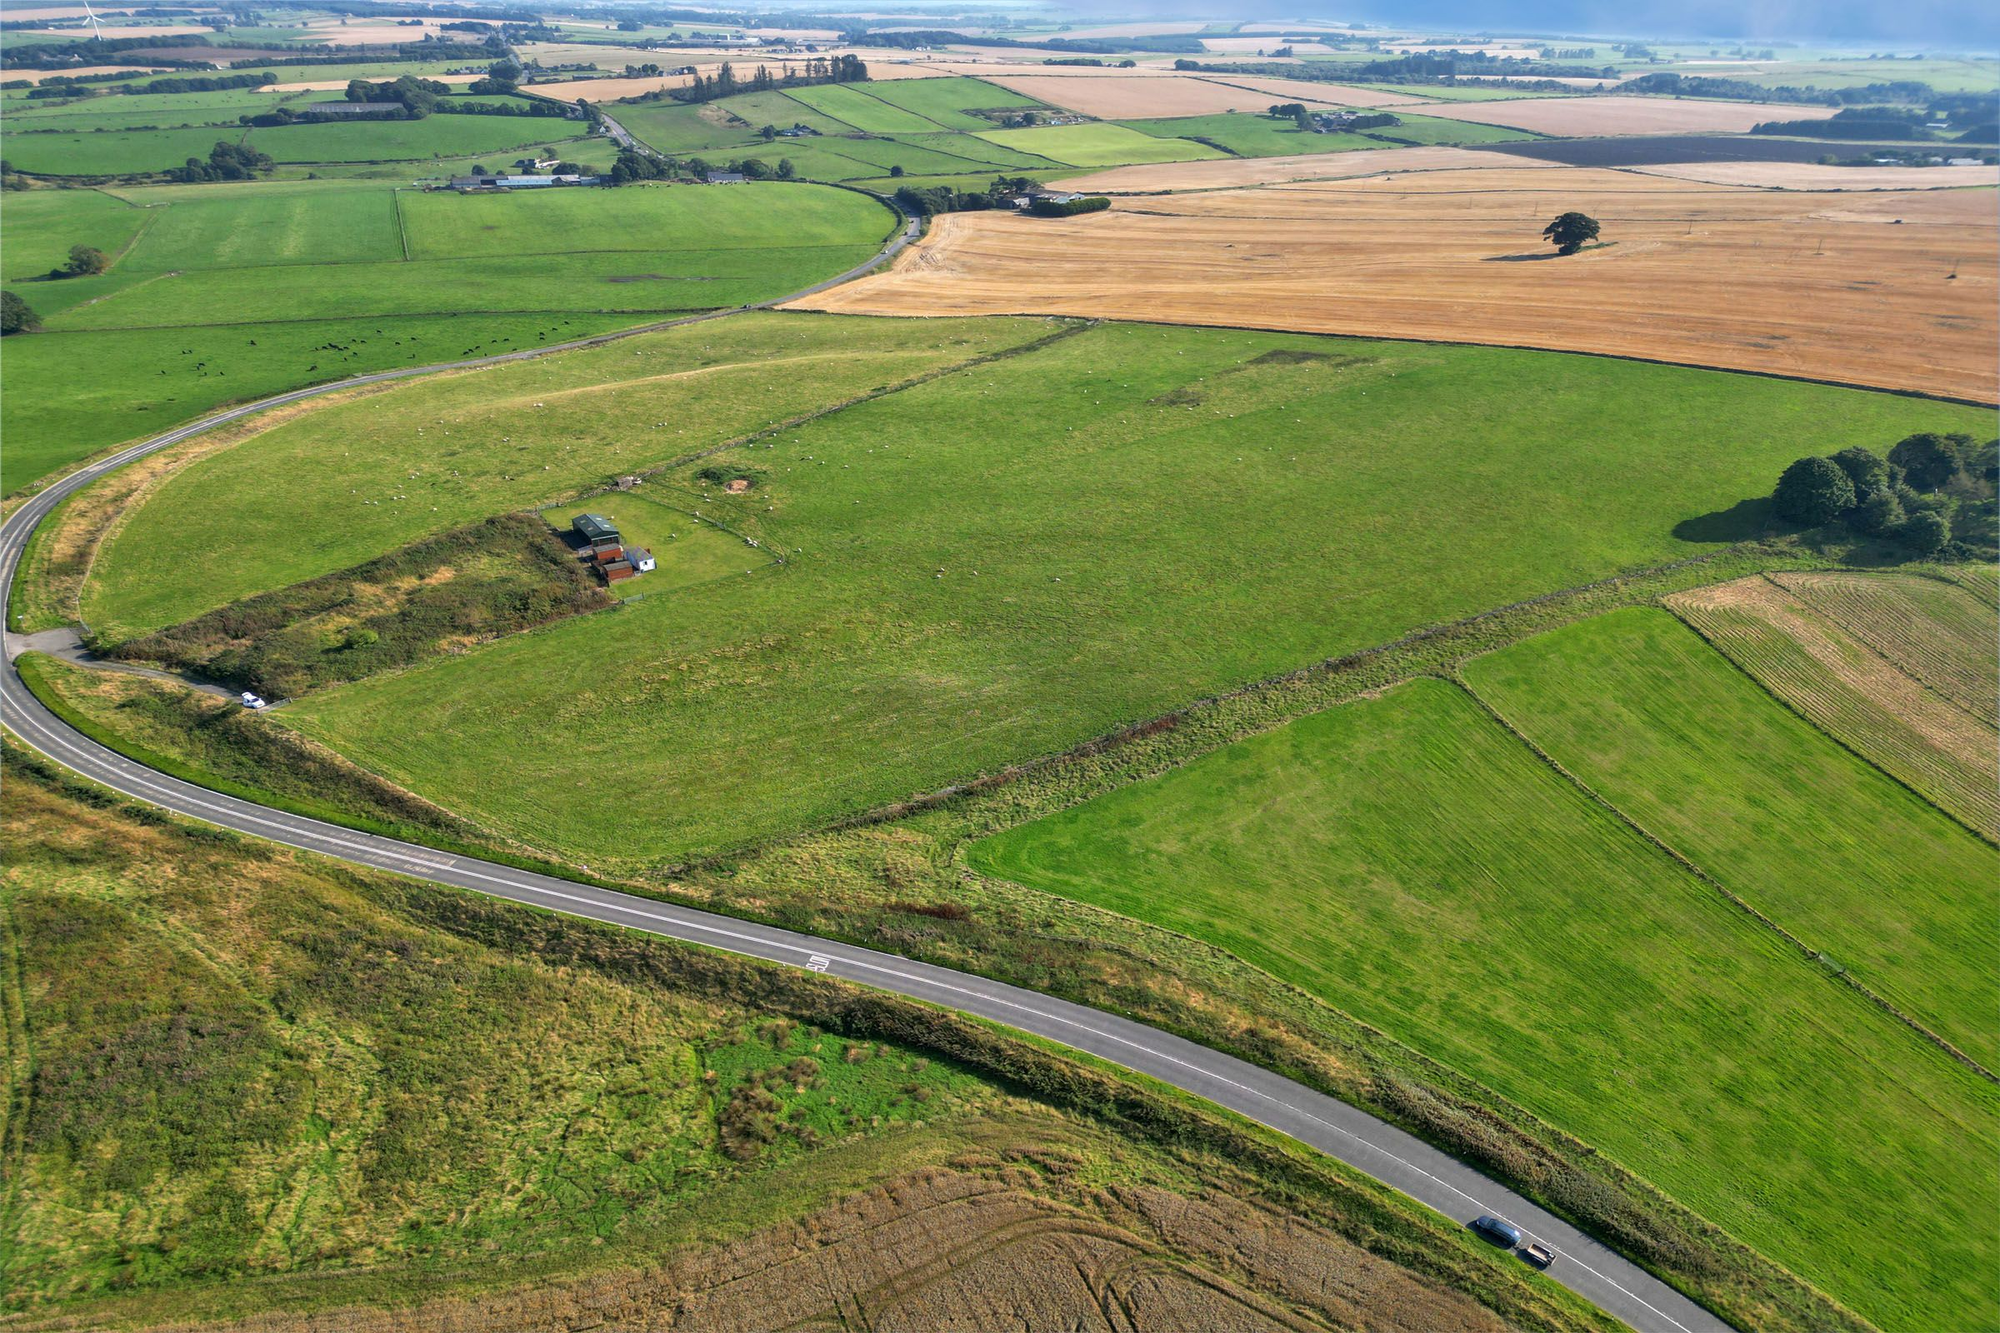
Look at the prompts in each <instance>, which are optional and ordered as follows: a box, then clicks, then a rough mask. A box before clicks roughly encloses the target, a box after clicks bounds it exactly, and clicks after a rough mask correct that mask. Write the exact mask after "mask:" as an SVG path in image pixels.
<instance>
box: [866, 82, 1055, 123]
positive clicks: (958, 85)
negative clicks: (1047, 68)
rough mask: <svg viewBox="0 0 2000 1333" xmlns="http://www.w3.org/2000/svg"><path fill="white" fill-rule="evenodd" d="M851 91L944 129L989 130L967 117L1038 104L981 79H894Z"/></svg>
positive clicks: (979, 118)
mask: <svg viewBox="0 0 2000 1333" xmlns="http://www.w3.org/2000/svg"><path fill="white" fill-rule="evenodd" d="M855 91H857V92H866V93H867V94H868V95H869V96H870V97H874V98H878V99H880V100H881V101H884V102H888V103H890V104H891V105H893V106H899V107H902V108H904V109H905V110H907V111H914V112H916V113H917V114H918V115H920V116H923V117H924V118H925V119H927V120H932V121H935V122H937V123H938V124H939V125H942V126H943V127H944V128H945V129H948V130H985V129H991V128H993V122H992V121H991V120H988V119H986V118H985V117H984V116H975V115H971V114H969V113H971V112H973V111H993V110H998V109H1000V108H1003V107H1004V108H1007V109H1010V110H1021V109H1025V108H1029V107H1034V106H1038V105H1040V104H1039V103H1038V102H1036V101H1035V100H1034V99H1033V98H1031V97H1023V96H1022V95H1021V94H1019V93H1017V92H1013V91H1011V90H1009V89H1006V88H1002V87H1001V86H1000V85H999V84H997V83H988V82H986V81H985V80H984V79H967V78H946V79H897V80H893V81H891V82H887V83H870V84H868V85H867V86H866V87H865V88H858V89H856V90H855Z"/></svg>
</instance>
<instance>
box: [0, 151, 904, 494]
mask: <svg viewBox="0 0 2000 1333" xmlns="http://www.w3.org/2000/svg"><path fill="white" fill-rule="evenodd" d="M425 123H427V122H425ZM521 123H523V124H526V123H529V122H521ZM858 170H861V171H864V172H874V171H878V170H880V169H879V168H876V167H863V168H858ZM893 221H894V219H893V218H892V216H891V215H890V213H889V212H888V210H886V209H884V208H883V207H882V206H881V205H880V204H877V203H874V202H872V201H871V200H869V199H867V198H865V197H864V196H862V195H859V194H856V193H853V192H851V191H845V190H829V189H824V188H818V187H813V186H808V185H785V184H777V183H771V184H758V185H752V186H744V187H740V188H734V189H730V190H714V189H700V188H694V187H685V188H682V187H672V188H668V187H646V188H638V189H626V190H618V191H611V190H564V191H558V190H550V191H543V192H539V193H533V194H521V195H495V196H473V197H467V196H459V195H452V194H442V193H440V194H424V193H418V192H410V191H397V190H395V189H393V188H391V187H389V186H387V185H383V184H378V183H374V182H366V181H344V180H343V181H291V182H285V181H272V182H259V183H256V184H245V185H196V186H160V187H145V188H132V189H124V190H120V191H117V192H116V193H115V194H113V193H107V192H103V191H93V190H66V191H49V192H47V193H43V192H34V193H31V194H26V195H16V196H13V197H10V199H9V202H8V206H7V211H6V217H5V221H4V223H0V235H3V236H4V240H5V242H6V245H5V251H6V278H7V280H8V281H9V282H10V283H11V284H13V290H15V291H16V292H18V293H20V294H21V295H22V296H23V298H24V299H26V300H27V301H28V303H29V304H30V305H31V306H33V307H34V308H35V309H36V311H37V313H39V314H40V315H41V317H42V320H43V323H44V327H45V331H44V332H42V333H39V334H36V335H34V336H32V337H24V338H13V339H10V340H9V342H8V346H7V353H8V355H7V362H8V365H7V370H6V372H5V377H6V385H7V386H8V387H9V389H10V391H9V392H8V393H6V395H5V405H4V414H5V415H4V427H5V429H6V431H7V434H8V439H9V445H8V457H7V464H6V479H5V484H6V486H7V488H8V489H9V490H13V489H18V488H19V487H20V486H22V485H24V484H26V483H28V482H30V481H32V480H34V479H35V478H37V477H39V476H41V475H43V474H45V473H46V472H47V471H49V470H50V469H52V468H54V467H58V466H60V465H61V464H63V463H65V462H67V461H70V460H72V459H75V458H79V457H82V456H83V455H85V454H88V453H90V452H92V451H94V450H96V449H98V448H101V447H103V446H105V445H108V444H113V443H117V442H119V441H121V440H126V439H130V438H133V437H135V436H138V435H142V434H145V433H147V432H148V431H152V430H164V429H166V428H167V427H169V426H172V425H175V424H177V423H178V422H180V421H184V420H186V419H188V418H189V417H191V416H194V415H196V414H198V413H200V412H202V411H205V410H207V409H208V408H211V407H214V406H216V405H218V404H222V403H226V402H231V401H237V400H240V399H244V398H251V397H256V396H261V395H263V394H268V393H273V392H276V391H278V390H281V389H285V388H291V387H296V386H297V385H300V384H304V383H310V382H313V381H315V380H322V379H332V378H336V377H338V376H340V375H346V374H353V373H357V372H360V371H367V370H377V369H382V368H384V367H387V366H396V365H411V364H419V365H421V364H424V363H427V362H431V361H439V360H447V359H451V358H453V357H457V356H461V355H470V354H472V353H473V352H476V351H506V350H509V349H512V348H519V347H525V346H532V345H534V344H536V343H538V342H550V341H557V340H559V338H561V337H581V336H584V335H586V334H590V333H597V332H601V331H604V330H606V329H611V328H616V327H618V326H620V325H621V324H633V323H639V322H642V321H644V320H646V319H648V318H663V317H668V316H671V315H672V314H675V313H678V312H683V311H691V310H705V309H713V308H716V307H719V306H729V305H740V304H747V303H751V302H754V301H759V300H765V299H768V298H770V297H771V296H774V295H781V294H783V293H784V292H787V291H791V290H795V289H797V288H799V287H803V286H807V285H809V284H810V283H812V282H814V281H817V280H819V279H822V278H825V277H829V276H831V275H833V274H835V273H838V272H841V271H842V270H844V269H847V268H849V267H851V266H853V265H855V264H858V263H861V262H863V261H864V260H865V259H866V258H867V257H868V256H869V255H870V254H871V253H873V252H874V250H875V247H876V245H877V244H878V243H879V242H880V241H881V239H882V238H883V237H884V236H885V235H886V234H887V232H888V231H889V229H890V227H891V226H892V225H893ZM79 242H81V243H84V244H91V245H95V246H97V247H98V248H100V249H102V250H104V251H105V252H106V253H107V254H110V255H112V256H113V257H114V260H115V262H114V264H113V266H112V269H111V271H110V272H108V273H105V274H103V275H100V276H97V277H91V278H81V279H70V280H64V281H60V282H37V281H30V280H29V279H31V278H33V277H35V276H37V275H40V274H43V273H46V272H47V271H48V269H49V268H51V267H53V266H57V265H59V264H61V263H62V262H63V261H64V258H65V256H66V255H67V253H68V249H69V247H70V245H72V244H76V243H79ZM308 265H309V266H311V267H310V270H308V268H307V267H306V266H308ZM308 271H310V273H311V275H312V281H311V282H300V281H297V279H298V278H299V277H300V276H301V275H303V274H305V273H306V272H308ZM16 384H35V385H38V386H40V388H39V391H37V392H14V391H11V390H12V386H14V385H16Z"/></svg>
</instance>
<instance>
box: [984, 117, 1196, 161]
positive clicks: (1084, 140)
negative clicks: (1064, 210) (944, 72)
mask: <svg viewBox="0 0 2000 1333" xmlns="http://www.w3.org/2000/svg"><path fill="white" fill-rule="evenodd" d="M978 137H979V138H981V139H984V140H986V141H987V142H988V143H996V144H999V145H1000V146H1001V147H1003V148H1013V149H1017V150H1019V151H1021V152H1023V153H1033V154H1035V155H1037V156H1039V157H1045V158H1048V159H1049V160H1050V161H1052V162H1059V163H1062V164H1063V165H1065V166H1072V167H1109V166H1117V165H1120V164H1122V163H1127V162H1189V161H1194V160H1198V159H1200V158H1205V157H1222V156H1224V154H1222V153H1220V152H1218V151H1217V150H1215V149H1213V148H1210V147H1208V146H1206V145H1205V144H1198V143H1190V142H1188V141H1187V140H1185V139H1159V138H1155V137H1153V136H1152V135H1150V134H1141V133H1140V132H1139V131H1137V130H1134V129H1129V128H1127V127H1126V126H1123V125H1113V124H1108V123H1096V124H1087V125H1046V126H1037V127H1035V128H1033V129H1025V130H989V131H987V132H986V133H984V134H981V135H979V136H978Z"/></svg>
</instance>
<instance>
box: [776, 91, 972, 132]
mask: <svg viewBox="0 0 2000 1333" xmlns="http://www.w3.org/2000/svg"><path fill="white" fill-rule="evenodd" d="M785 95H786V96H787V97H789V98H791V99H792V100H793V101H795V102H803V103H804V104H805V105H806V106H807V107H809V108H811V109H812V110H814V111H817V112H819V113H820V114H821V115H824V116H830V117H832V118H833V119H835V120H838V121H840V122H842V123H844V124H847V125H851V126H853V127H854V128H855V129H857V130H860V131H862V132H863V133H866V134H931V133H935V132H936V131H938V130H940V129H943V128H945V127H944V126H942V125H940V124H938V123H937V122H936V121H934V120H932V119H931V118H930V117H928V116H921V115H918V114H917V113H916V112H914V111H906V110H904V109H903V108H902V107H899V106H896V105H893V104H892V103H889V102H885V101H883V100H882V99H881V98H879V97H871V96H870V95H869V94H868V93H867V92H865V91H863V90H862V89H859V88H849V87H847V86H845V85H844V84H838V83H829V84H822V85H820V86H818V87H810V88H794V89H792V90H790V91H789V92H787V93H786V94H785Z"/></svg>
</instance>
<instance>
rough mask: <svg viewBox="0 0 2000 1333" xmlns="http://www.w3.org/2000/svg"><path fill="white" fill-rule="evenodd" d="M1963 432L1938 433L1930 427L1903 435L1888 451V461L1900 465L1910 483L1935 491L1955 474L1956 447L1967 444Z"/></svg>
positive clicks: (1922, 489)
mask: <svg viewBox="0 0 2000 1333" xmlns="http://www.w3.org/2000/svg"><path fill="white" fill-rule="evenodd" d="M1971 443H1972V439H1971V437H1970V436H1965V435H1939V434H1937V433H1936V432H1934V431H1923V432H1921V433H1920V434H1916V435H1910V436H1905V437H1904V438H1903V439H1902V440H1901V441H1899V442H1898V443H1897V445H1896V447H1895V448H1893V449H1891V450H1890V451H1889V461H1890V462H1891V463H1894V464H1895V465H1896V466H1897V467H1899V468H1901V469H1903V475H1904V476H1905V477H1907V478H1908V479H1909V483H1910V485H1912V486H1914V487H1916V488H1917V489H1918V490H1920V491H1935V490H1940V489H1942V488H1943V487H1944V485H1945V483H1946V482H1948V481H1950V480H1951V479H1952V478H1953V477H1955V476H1957V475H1958V472H1959V468H1960V466H1961V464H1960V459H1959V451H1960V449H1961V447H1963V446H1964V445H1970V444H1971Z"/></svg>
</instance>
